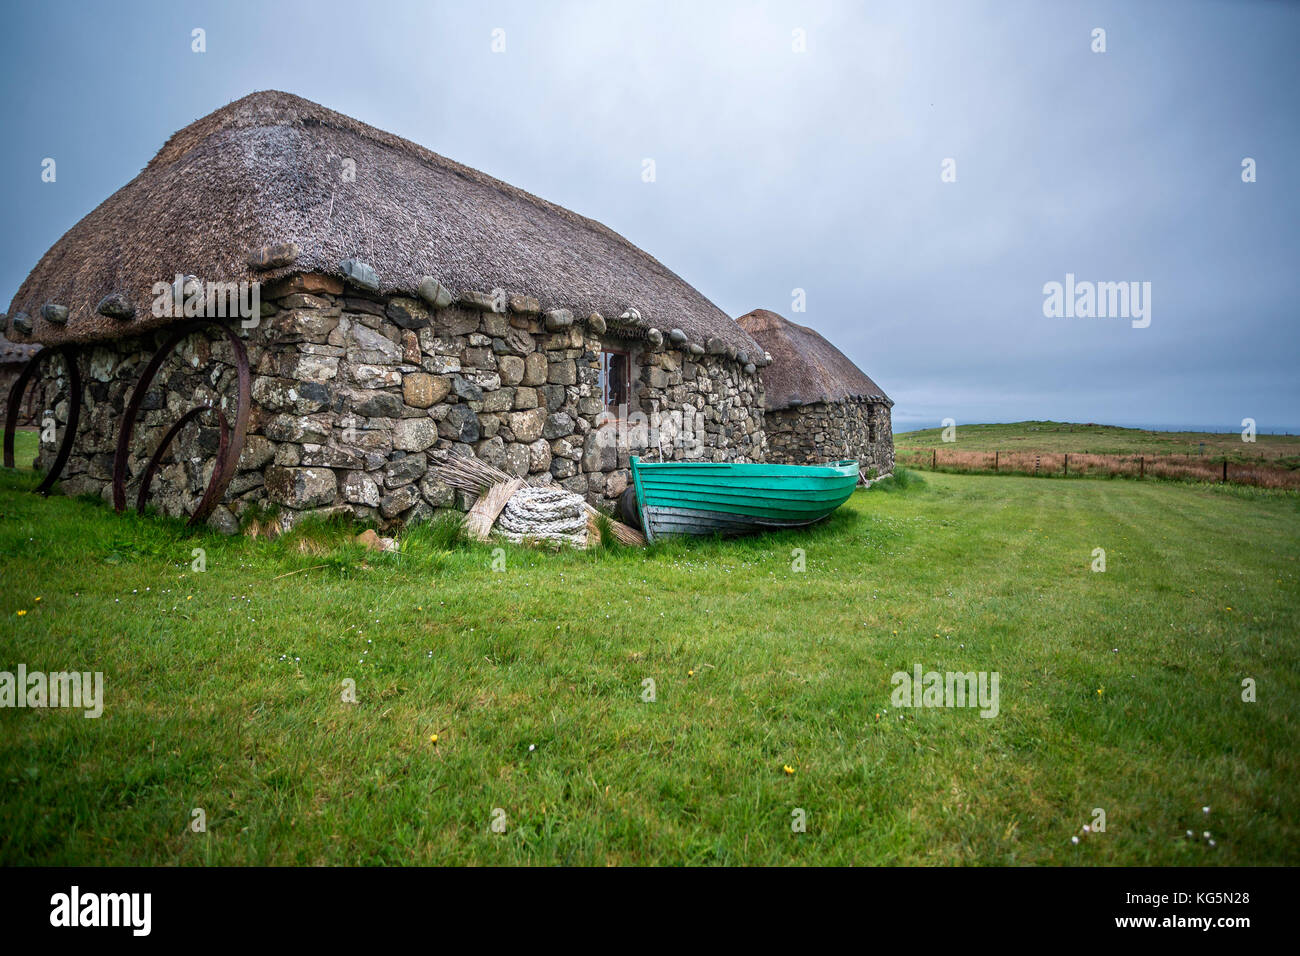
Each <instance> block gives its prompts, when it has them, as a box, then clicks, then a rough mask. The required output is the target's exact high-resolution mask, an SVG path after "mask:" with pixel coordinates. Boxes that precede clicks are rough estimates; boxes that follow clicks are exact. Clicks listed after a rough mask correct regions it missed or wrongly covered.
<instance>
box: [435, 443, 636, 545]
mask: <svg viewBox="0 0 1300 956" xmlns="http://www.w3.org/2000/svg"><path fill="white" fill-rule="evenodd" d="M429 460H430V461H431V462H432V463H433V464H432V465H431V466H430V470H431V471H433V473H434V474H435V475H437V476H438V480H439V481H441V482H442V483H443V484H445V485H450V486H451V487H452V488H458V489H460V490H461V491H465V492H468V493H470V494H472V495H482V494H483V492H484V491H486V490H487V489H488V488H491V487H492V486H493V485H497V484H500V483H501V482H503V481H511V480H513V479H512V477H511V476H510V475H508V474H506V473H505V472H504V471H502V470H501V469H500V468H497V467H495V466H494V465H489V464H488V463H487V462H485V461H483V460H482V459H481V458H476V457H474V456H473V455H464V454H455V453H453V452H450V451H433V452H430V453H429ZM551 481H552V479H551V476H550V475H548V474H541V475H533V476H532V477H531V478H529V479H528V484H530V485H534V486H544V485H549V484H551ZM583 507H584V508H585V509H586V512H587V517H588V518H589V519H590V521H589V525H594V524H595V518H596V515H598V514H600V512H599V511H597V510H596V509H595V508H594V507H592V506H591V505H590V504H588V503H586V502H583ZM610 526H611V527H613V529H614V537H616V538H618V540H619V541H621V542H622V543H623V544H628V545H633V546H635V547H644V546H645V543H646V540H645V535H643V534H641V532H640V531H637V530H636V529H635V528H629V527H628V526H627V525H625V524H623V523H622V522H619V521H614V520H613V519H610Z"/></svg>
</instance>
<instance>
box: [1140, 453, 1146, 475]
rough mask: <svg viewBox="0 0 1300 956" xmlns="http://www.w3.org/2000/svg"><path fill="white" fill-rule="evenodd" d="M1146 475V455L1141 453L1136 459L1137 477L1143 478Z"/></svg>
mask: <svg viewBox="0 0 1300 956" xmlns="http://www.w3.org/2000/svg"><path fill="white" fill-rule="evenodd" d="M1146 476H1147V459H1146V456H1145V455H1143V456H1142V457H1141V458H1139V459H1138V477H1139V478H1145V477H1146Z"/></svg>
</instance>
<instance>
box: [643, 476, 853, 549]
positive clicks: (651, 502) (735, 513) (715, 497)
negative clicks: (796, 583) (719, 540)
mask: <svg viewBox="0 0 1300 956" xmlns="http://www.w3.org/2000/svg"><path fill="white" fill-rule="evenodd" d="M632 482H633V484H632V490H634V491H635V494H636V507H635V511H636V516H637V517H638V518H639V519H640V523H641V530H642V531H644V532H645V536H646V538H647V539H649V540H650V541H653V540H655V539H656V538H659V537H667V536H669V535H677V534H723V535H736V534H753V533H755V532H760V531H771V530H773V529H775V528H797V527H800V526H801V525H808V524H812V523H813V522H815V521H821V520H822V519H823V518H825V517H826V516H827V515H829V514H830V513H831V512H832V511H834V510H835V509H836V508H838V507H839V506H840V505H842V504H844V502H845V501H847V500H848V497H849V495H851V494H853V489H854V488H855V487H857V484H858V463H857V462H856V461H836V462H831V463H830V464H828V465H757V464H755V465H750V464H742V463H723V462H719V463H714V462H702V461H664V462H644V461H641V460H640V459H638V458H637V457H636V456H633V457H632Z"/></svg>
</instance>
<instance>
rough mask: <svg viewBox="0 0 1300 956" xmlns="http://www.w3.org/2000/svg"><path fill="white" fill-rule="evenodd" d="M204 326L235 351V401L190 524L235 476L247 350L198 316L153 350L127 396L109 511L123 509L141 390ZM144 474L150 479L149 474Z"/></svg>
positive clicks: (248, 389) (243, 425) (247, 379)
mask: <svg viewBox="0 0 1300 956" xmlns="http://www.w3.org/2000/svg"><path fill="white" fill-rule="evenodd" d="M208 325H214V326H216V327H217V328H218V329H220V330H221V331H222V333H223V334H224V335H225V336H226V339H227V341H229V342H230V346H231V349H232V350H233V351H234V353H235V368H236V370H237V371H238V373H239V403H238V405H237V406H236V407H235V424H234V427H233V428H228V429H227V428H223V433H222V441H221V443H220V445H219V446H218V448H217V463H216V467H215V468H214V469H213V471H212V478H211V480H210V481H209V482H208V487H207V490H206V491H205V492H204V493H203V497H202V499H200V501H199V505H198V507H197V508H196V509H195V510H194V514H192V515H191V516H190V521H189V523H190V526H191V527H193V526H195V525H200V524H202V523H203V522H204V521H206V520H207V519H208V515H210V514H211V513H212V510H213V509H214V508H216V506H217V504H218V503H219V502H220V501H221V497H222V495H224V494H225V491H226V486H227V485H228V484H230V479H231V478H233V477H234V475H235V469H236V468H237V467H238V465H239V455H240V453H241V452H242V451H243V450H244V433H245V432H246V431H247V430H248V414H249V409H250V405H251V401H252V397H251V396H252V386H251V375H250V374H249V371H248V352H247V351H246V350H245V349H244V343H243V342H241V341H239V337H238V336H237V335H235V333H234V332H233V331H232V330H231V328H230V327H229V326H227V325H225V324H223V323H221V322H218V321H216V320H215V319H199V320H197V321H194V322H187V323H185V325H184V326H183V327H182V328H180V329H178V330H177V331H175V332H174V333H172V334H171V335H170V336H169V337H168V338H167V340H166V341H164V342H163V344H162V346H161V347H160V348H159V349H158V351H157V352H155V353H154V356H153V358H151V359H150V360H149V364H148V365H146V366H145V367H144V371H142V372H141V373H140V380H139V381H138V382H136V386H135V390H134V391H132V392H131V398H130V399H129V400H128V401H127V403H126V412H125V413H124V414H123V416H122V427H121V429H120V430H119V431H118V433H117V451H116V453H115V454H114V456H113V510H115V511H117V512H119V513H120V512H122V511H125V510H126V462H127V458H128V453H129V450H130V447H131V434H132V432H133V431H134V430H135V420H136V417H137V416H138V415H139V414H140V405H141V404H142V403H143V402H144V396H145V393H146V392H148V391H149V386H150V385H152V384H153V378H154V376H155V375H157V374H158V368H159V367H160V366H161V365H162V363H163V361H164V360H165V359H166V358H167V357H168V356H169V355H171V353H172V351H173V350H174V349H175V348H176V346H177V345H179V344H180V343H181V341H182V340H183V339H186V338H188V337H189V336H191V335H193V334H194V333H195V332H198V331H200V330H201V329H203V327H204V326H208ZM206 408H207V406H200V407H199V408H198V409H195V410H193V411H203V410H204V409H206ZM187 415H189V413H187ZM224 418H225V415H224V414H223V415H222V419H223V421H224ZM187 420H188V418H187V417H186V416H182V417H181V420H180V421H178V422H177V423H176V424H175V425H173V426H172V428H171V431H169V432H168V433H167V436H166V437H165V438H164V439H163V444H162V446H161V447H162V448H166V447H167V444H168V443H169V442H170V441H171V439H172V438H173V437H174V436H175V432H176V431H177V430H178V429H179V426H181V425H182V424H184V422H185V421H187ZM227 437H229V441H228V442H227V441H226V440H225V439H226V438H227ZM157 454H158V452H155V455H157ZM151 464H156V463H151ZM146 474H147V469H146ZM148 477H149V478H152V475H149V476H148Z"/></svg>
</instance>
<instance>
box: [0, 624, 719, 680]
mask: <svg viewBox="0 0 1300 956" xmlns="http://www.w3.org/2000/svg"><path fill="white" fill-rule="evenodd" d="M23 613H24V614H26V613H27V612H26V611H23ZM686 676H687V677H694V676H695V671H687V672H686Z"/></svg>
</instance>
